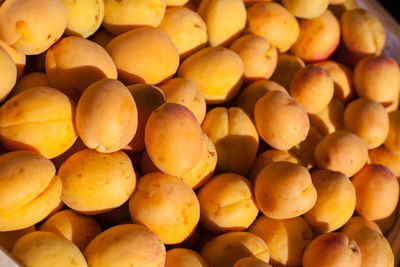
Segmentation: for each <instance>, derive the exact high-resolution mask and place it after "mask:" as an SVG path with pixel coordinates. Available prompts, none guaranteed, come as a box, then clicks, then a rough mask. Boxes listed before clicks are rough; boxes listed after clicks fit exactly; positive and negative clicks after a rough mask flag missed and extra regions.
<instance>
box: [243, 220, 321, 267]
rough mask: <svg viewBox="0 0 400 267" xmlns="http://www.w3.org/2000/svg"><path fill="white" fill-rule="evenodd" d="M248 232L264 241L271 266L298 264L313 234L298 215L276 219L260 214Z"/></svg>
mask: <svg viewBox="0 0 400 267" xmlns="http://www.w3.org/2000/svg"><path fill="white" fill-rule="evenodd" d="M249 232H251V233H253V234H256V235H258V236H259V237H261V238H262V239H263V240H264V241H265V243H266V244H267V246H268V249H269V253H270V262H271V264H273V266H300V265H301V260H302V256H303V252H304V250H305V248H306V247H307V246H308V244H309V243H310V242H311V240H312V239H313V236H314V235H313V232H312V230H311V228H310V226H309V225H308V224H307V222H306V221H305V220H304V219H303V218H302V217H300V216H298V217H294V218H291V219H284V220H276V219H271V218H268V217H266V216H264V215H262V216H260V217H258V218H257V220H256V221H255V222H254V223H253V224H252V225H251V227H250V229H249Z"/></svg>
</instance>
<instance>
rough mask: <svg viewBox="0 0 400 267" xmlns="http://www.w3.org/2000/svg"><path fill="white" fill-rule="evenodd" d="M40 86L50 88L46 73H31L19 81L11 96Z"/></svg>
mask: <svg viewBox="0 0 400 267" xmlns="http://www.w3.org/2000/svg"><path fill="white" fill-rule="evenodd" d="M38 86H50V84H49V81H48V80H47V76H46V73H43V72H31V73H29V74H26V75H24V76H22V77H21V79H19V81H18V82H17V83H16V84H15V87H14V89H13V90H12V91H11V96H14V95H16V94H18V93H20V92H22V91H26V90H28V89H31V88H33V87H38Z"/></svg>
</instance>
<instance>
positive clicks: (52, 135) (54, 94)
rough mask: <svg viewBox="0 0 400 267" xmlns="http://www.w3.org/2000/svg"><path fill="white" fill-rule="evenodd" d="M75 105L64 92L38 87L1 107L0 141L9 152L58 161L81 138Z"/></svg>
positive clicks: (22, 93) (11, 99)
mask: <svg viewBox="0 0 400 267" xmlns="http://www.w3.org/2000/svg"><path fill="white" fill-rule="evenodd" d="M74 113H75V104H74V103H73V102H72V101H71V100H70V99H69V98H68V97H67V96H66V95H64V94H63V93H61V92H60V91H58V90H56V89H53V88H50V87H36V88H32V89H30V90H27V91H24V92H21V93H20V94H18V95H16V96H14V97H12V98H10V99H9V100H8V101H7V102H5V103H4V104H3V105H2V106H1V107H0V141H1V143H2V144H3V145H4V147H6V148H7V149H9V150H29V151H33V152H37V153H40V154H42V155H43V156H45V157H47V158H54V157H57V156H58V155H61V154H62V153H64V152H65V151H66V150H68V148H70V147H71V146H72V144H73V143H74V142H75V140H76V138H77V133H76V130H75V123H74V120H75V114H74Z"/></svg>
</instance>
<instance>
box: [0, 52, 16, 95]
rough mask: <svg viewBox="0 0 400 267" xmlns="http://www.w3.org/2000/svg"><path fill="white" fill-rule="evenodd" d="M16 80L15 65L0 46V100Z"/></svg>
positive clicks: (9, 90)
mask: <svg viewBox="0 0 400 267" xmlns="http://www.w3.org/2000/svg"><path fill="white" fill-rule="evenodd" d="M16 81H17V67H16V65H15V62H14V61H13V59H12V57H11V56H10V54H9V53H8V52H7V51H6V50H5V49H4V48H3V47H1V46H0V101H3V100H4V99H5V98H6V97H7V96H8V94H9V93H10V92H11V90H12V89H13V87H14V85H15V83H16Z"/></svg>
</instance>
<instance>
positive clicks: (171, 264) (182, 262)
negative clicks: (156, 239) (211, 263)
mask: <svg viewBox="0 0 400 267" xmlns="http://www.w3.org/2000/svg"><path fill="white" fill-rule="evenodd" d="M187 266H191V267H208V264H207V263H206V262H205V261H204V259H203V258H202V257H201V256H200V255H199V254H197V252H195V251H193V250H190V249H186V248H174V249H171V250H168V251H167V255H166V260H165V267H187Z"/></svg>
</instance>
